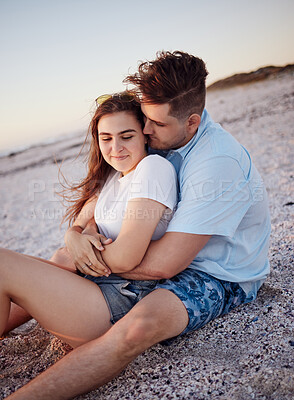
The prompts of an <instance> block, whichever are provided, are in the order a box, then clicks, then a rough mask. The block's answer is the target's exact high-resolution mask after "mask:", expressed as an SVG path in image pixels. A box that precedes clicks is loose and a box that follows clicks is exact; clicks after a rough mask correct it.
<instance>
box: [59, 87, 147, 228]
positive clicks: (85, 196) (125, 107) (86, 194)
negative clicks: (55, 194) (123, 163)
mask: <svg viewBox="0 0 294 400" xmlns="http://www.w3.org/2000/svg"><path fill="white" fill-rule="evenodd" d="M123 111H127V112H129V113H131V114H133V115H134V116H135V118H136V119H137V120H138V121H139V122H140V124H141V126H142V129H143V127H144V116H143V113H142V111H141V106H140V102H139V100H138V98H137V97H136V96H135V95H134V94H133V93H132V92H127V91H126V92H122V93H117V94H114V95H111V96H110V97H109V98H108V99H107V100H105V101H104V102H103V103H102V104H100V105H98V107H97V109H96V112H95V114H94V116H93V118H92V121H91V122H90V126H89V130H88V133H87V137H86V140H87V138H88V136H89V135H91V144H90V150H89V155H88V157H87V164H88V173H87V176H86V177H85V178H84V179H83V180H82V181H81V182H80V183H79V184H77V185H71V186H69V187H65V186H64V185H63V187H64V188H65V190H64V191H63V192H62V194H61V196H62V198H63V200H64V201H66V202H67V203H69V204H70V205H69V206H68V208H67V209H66V212H65V215H64V217H63V219H62V223H63V222H66V221H68V225H69V226H70V225H71V224H72V223H73V222H74V221H75V220H76V218H77V216H78V214H79V213H80V211H81V210H82V208H83V206H84V205H85V204H86V203H87V201H89V200H90V199H91V198H92V197H93V196H94V195H96V194H97V192H99V191H101V189H102V187H103V185H104V183H105V182H106V179H107V177H108V176H109V174H110V172H111V171H112V167H111V166H110V165H109V164H107V162H106V161H105V160H104V158H103V157H102V154H101V151H100V147H99V141H98V123H99V121H100V119H101V118H102V117H103V116H105V115H108V114H114V113H118V112H123ZM86 140H85V142H86ZM84 144H85V143H84Z"/></svg>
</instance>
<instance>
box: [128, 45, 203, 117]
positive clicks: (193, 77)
mask: <svg viewBox="0 0 294 400" xmlns="http://www.w3.org/2000/svg"><path fill="white" fill-rule="evenodd" d="M207 74H208V73H207V70H206V67H205V63H204V62H203V60H201V59H200V58H198V57H195V56H192V55H190V54H188V53H184V52H181V51H174V52H172V53H171V52H169V51H167V52H165V51H160V52H158V53H157V54H156V59H155V60H154V61H146V62H143V63H141V64H140V65H139V67H138V72H137V73H135V74H133V75H129V76H128V77H127V78H126V79H125V82H126V83H132V84H134V85H135V86H136V87H137V91H138V94H139V95H140V96H141V97H142V99H143V102H144V103H146V104H164V103H168V104H169V105H170V111H169V115H171V116H173V117H176V118H178V119H186V118H188V117H189V116H190V115H191V114H194V113H195V114H198V115H200V116H201V114H202V111H203V109H204V106H205V95H206V88H205V79H206V76H207Z"/></svg>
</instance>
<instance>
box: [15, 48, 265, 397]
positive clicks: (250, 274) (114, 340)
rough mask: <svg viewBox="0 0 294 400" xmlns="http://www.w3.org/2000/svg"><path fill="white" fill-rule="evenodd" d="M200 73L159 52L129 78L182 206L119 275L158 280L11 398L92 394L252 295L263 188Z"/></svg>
mask: <svg viewBox="0 0 294 400" xmlns="http://www.w3.org/2000/svg"><path fill="white" fill-rule="evenodd" d="M206 76H207V72H206V68H205V64H204V63H203V61H202V60H201V59H199V58H197V57H194V56H191V55H189V54H187V53H182V52H174V53H169V52H167V53H165V52H162V53H159V54H158V55H157V59H156V60H155V61H153V62H146V63H143V64H141V65H140V67H139V70H138V73H137V74H135V75H133V76H129V77H128V78H127V82H130V83H133V84H135V85H136V87H137V89H138V91H139V93H140V95H141V98H142V110H143V113H144V114H145V117H146V123H145V129H144V133H145V134H146V135H148V136H149V143H150V146H151V147H152V148H153V149H156V150H163V151H167V154H166V157H167V158H168V159H169V160H170V161H171V162H172V163H173V164H174V166H175V168H176V170H177V174H178V181H179V203H178V207H177V210H176V212H175V215H174V217H173V219H172V221H171V222H170V224H169V227H168V230H167V233H166V234H165V235H164V236H163V237H162V238H161V239H160V240H158V241H154V242H152V243H151V244H150V246H149V249H148V251H147V253H146V255H145V257H144V259H143V261H142V263H141V264H140V265H139V266H137V267H136V268H135V269H134V270H132V271H130V272H128V273H124V274H121V277H122V278H125V279H134V280H152V279H157V280H159V283H158V284H157V285H156V287H155V288H154V290H153V291H152V292H151V293H150V294H148V295H147V296H146V297H144V298H143V299H142V300H140V301H138V302H137V304H136V305H135V306H134V307H133V308H131V309H130V310H125V316H124V317H122V318H120V319H119V320H118V322H116V323H115V324H114V325H113V326H112V327H111V328H110V329H109V330H108V331H107V332H106V333H105V334H104V335H102V336H101V337H99V338H98V339H95V340H93V341H91V342H89V343H87V344H85V345H82V346H80V347H78V348H77V349H75V350H73V351H72V352H71V353H70V354H68V355H67V356H66V357H64V358H63V359H62V360H60V361H59V362H57V363H56V364H55V365H54V366H53V367H51V368H49V369H48V370H47V371H46V372H44V373H43V374H41V375H40V376H39V377H38V378H36V379H35V380H33V381H32V382H31V383H30V384H29V385H27V386H25V387H24V388H22V389H21V390H20V391H18V392H16V393H15V394H13V395H12V396H11V398H15V399H17V398H19V399H30V400H32V399H38V398H42V399H68V398H72V397H74V396H76V395H78V394H81V393H84V392H87V391H90V390H92V389H94V388H97V387H98V386H101V385H103V384H104V383H106V382H108V381H109V380H111V379H112V378H113V377H114V376H115V375H117V374H118V373H119V372H120V371H122V369H123V368H124V367H125V366H126V365H127V364H128V363H129V362H131V361H132V360H133V359H134V358H135V357H136V356H138V355H139V354H140V353H142V352H143V351H144V350H146V349H147V348H149V347H150V346H152V345H153V344H155V343H158V342H162V341H165V340H169V339H171V338H173V337H175V336H177V335H180V334H184V333H188V332H192V331H194V330H196V329H199V328H200V327H202V326H203V325H204V324H206V323H208V322H209V321H211V320H212V319H213V318H215V317H217V316H219V315H223V314H225V313H227V312H229V311H230V310H231V309H233V308H234V307H236V306H237V305H239V304H242V303H247V302H249V301H251V300H253V299H254V298H255V297H256V294H257V291H258V289H259V288H260V286H261V285H262V283H263V282H264V280H265V278H266V276H267V274H268V273H269V263H268V259H267V251H268V242H269V234H270V220H269V212H268V205H267V198H266V192H265V189H264V186H263V183H262V180H261V178H260V176H259V174H258V172H257V171H256V169H255V167H254V165H253V164H252V161H251V159H250V156H249V154H248V152H247V151H246V150H245V149H244V148H243V147H242V146H241V145H240V144H239V143H237V142H236V141H235V140H234V139H233V138H232V136H231V135H230V134H229V133H227V132H226V131H224V130H223V129H222V128H221V127H220V126H219V125H218V124H215V123H214V122H213V121H212V119H211V118H210V116H209V114H208V113H207V111H206V110H205V109H204V105H205V78H206ZM111 301H112V299H110V302H111ZM113 301H114V302H115V301H116V299H113ZM109 307H110V311H111V314H113V313H114V308H115V307H112V304H110V305H109Z"/></svg>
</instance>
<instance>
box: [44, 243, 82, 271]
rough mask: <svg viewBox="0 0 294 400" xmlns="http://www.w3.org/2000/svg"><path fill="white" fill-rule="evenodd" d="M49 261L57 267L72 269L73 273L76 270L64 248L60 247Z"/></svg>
mask: <svg viewBox="0 0 294 400" xmlns="http://www.w3.org/2000/svg"><path fill="white" fill-rule="evenodd" d="M50 261H51V262H53V263H55V264H57V265H61V266H64V267H68V268H70V269H72V270H73V271H75V270H76V268H75V265H74V262H73V260H72V258H71V255H70V254H69V252H68V250H67V248H66V247H61V248H59V249H58V250H56V252H55V253H54V254H53V256H52V257H51V258H50Z"/></svg>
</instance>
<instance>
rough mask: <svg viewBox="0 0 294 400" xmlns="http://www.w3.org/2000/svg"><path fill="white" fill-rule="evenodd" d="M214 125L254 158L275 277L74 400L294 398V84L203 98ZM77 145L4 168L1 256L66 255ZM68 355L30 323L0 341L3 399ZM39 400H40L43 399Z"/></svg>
mask: <svg viewBox="0 0 294 400" xmlns="http://www.w3.org/2000/svg"><path fill="white" fill-rule="evenodd" d="M207 109H208V111H209V112H210V114H211V115H212V117H213V118H214V120H215V121H217V122H219V123H221V124H222V125H223V127H224V128H225V129H227V130H228V131H229V132H230V133H231V134H233V135H234V137H236V138H237V139H238V140H239V141H240V142H241V143H242V144H243V145H244V146H245V147H246V148H247V149H248V150H249V152H250V154H251V156H252V158H253V161H254V163H255V165H256V166H257V168H258V170H259V172H260V174H261V175H262V177H263V179H264V181H265V184H266V188H267V191H268V195H269V202H270V211H271V218H272V235H271V245H270V253H269V257H270V262H271V274H270V276H269V277H268V279H267V281H266V283H265V284H264V285H263V287H262V288H261V290H260V292H259V295H258V297H257V299H256V300H255V301H254V302H253V303H251V304H249V305H246V306H241V307H239V308H237V309H236V310H234V311H233V312H232V313H230V314H229V315H226V316H224V317H220V318H218V319H216V320H214V321H212V322H211V323H209V324H208V325H207V326H206V327H204V328H202V329H201V330H199V331H197V332H195V333H193V334H191V335H189V336H185V337H182V338H179V339H177V340H176V341H175V342H174V343H173V344H172V345H170V346H162V345H156V346H154V347H153V348H151V349H149V350H148V351H146V352H144V353H143V354H142V355H140V356H139V357H138V358H137V359H136V360H135V361H134V362H132V363H131V364H130V365H129V366H128V367H127V369H126V370H125V371H124V372H123V373H121V374H120V375H119V376H118V377H117V378H115V379H114V380H112V381H111V382H110V383H108V384H107V385H105V386H103V387H102V388H100V389H98V390H96V391H93V392H91V393H89V394H86V395H83V396H79V397H77V399H105V400H106V399H107V400H110V399H111V400H114V399H121V400H127V399H130V400H132V399H159V398H160V399H197V400H200V399H201V400H208V399H220V400H234V399H238V400H247V399H248V400H249V399H260V400H269V399H271V400H290V399H293V397H294V307H293V303H294V272H293V265H294V256H293V243H294V240H293V236H294V232H293V231H294V229H293V225H294V224H293V220H294V219H293V208H294V190H293V189H294V188H293V186H294V185H293V182H294V169H293V149H294V146H293V144H294V143H293V142H294V139H293V138H294V135H293V130H294V128H293V126H294V75H293V73H291V72H287V73H282V74H278V75H276V76H274V77H272V78H268V79H265V80H263V81H259V82H255V83H251V84H246V85H242V86H235V87H232V88H228V89H221V90H211V91H209V92H208V98H207ZM82 141H83V138H82V136H78V135H76V136H73V137H71V138H67V139H65V140H62V141H59V142H56V143H52V144H48V145H43V146H41V145H39V146H36V147H34V148H31V149H28V150H26V151H23V152H21V153H17V154H14V155H10V156H6V157H2V158H0V187H1V189H0V190H1V192H0V199H1V209H0V220H1V233H0V246H1V247H6V248H10V249H12V250H15V251H18V252H21V253H26V254H30V255H34V256H38V257H43V258H46V259H48V258H50V256H51V255H52V253H53V252H54V250H55V249H57V248H58V247H61V246H62V245H63V235H64V232H65V228H66V226H63V227H62V228H61V229H60V227H59V224H60V220H61V216H62V214H63V210H64V208H63V206H62V204H61V203H60V199H59V197H58V196H56V195H54V190H55V189H57V188H58V168H57V166H56V164H55V159H57V160H62V159H65V161H64V164H63V168H62V171H63V172H64V174H65V175H66V176H67V177H69V178H70V179H74V180H76V179H79V178H80V177H81V176H82V175H83V174H84V172H85V166H84V164H83V162H82V158H80V159H79V160H77V161H75V162H73V160H74V158H75V156H76V155H77V154H78V152H79V149H80V144H81V143H82ZM69 351H70V348H69V347H68V346H66V345H64V344H63V343H62V342H61V341H60V340H58V339H55V338H54V337H53V336H51V335H50V334H49V333H47V332H46V331H44V330H43V329H42V328H41V327H40V326H39V325H38V324H37V323H36V322H35V321H32V322H30V323H28V324H26V325H25V326H23V327H22V328H21V329H18V330H15V331H13V332H11V333H10V335H9V336H8V337H6V338H4V339H2V340H1V341H0V399H4V398H5V397H6V396H8V395H9V394H10V393H12V392H13V391H14V390H15V389H17V388H19V387H21V386H22V385H24V384H25V383H27V382H28V381H29V380H30V379H32V378H33V377H35V376H36V375H38V374H39V373H40V372H42V371H43V370H45V369H46V368H47V367H48V366H50V365H51V364H53V363H55V362H56V361H57V360H58V359H60V358H62V357H63V356H64V355H65V354H66V353H67V352H69ZM40 398H42V396H41V394H40Z"/></svg>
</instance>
